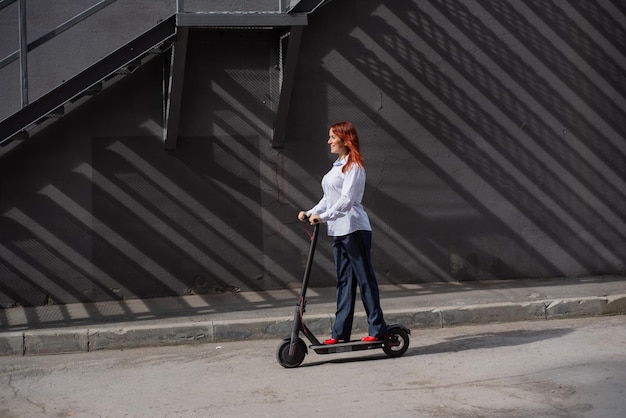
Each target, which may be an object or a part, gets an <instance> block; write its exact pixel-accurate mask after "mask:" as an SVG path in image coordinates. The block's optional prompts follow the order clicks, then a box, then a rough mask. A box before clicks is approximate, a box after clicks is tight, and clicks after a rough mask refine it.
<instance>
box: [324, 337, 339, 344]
mask: <svg viewBox="0 0 626 418" xmlns="http://www.w3.org/2000/svg"><path fill="white" fill-rule="evenodd" d="M338 342H339V340H338V339H336V338H329V339H327V340H324V342H323V344H324V345H333V344H337V343H338Z"/></svg>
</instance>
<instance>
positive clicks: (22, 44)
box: [17, 0, 28, 109]
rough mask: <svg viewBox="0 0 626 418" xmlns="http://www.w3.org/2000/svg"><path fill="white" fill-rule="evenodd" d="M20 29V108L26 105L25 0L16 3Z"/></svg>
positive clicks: (26, 45)
mask: <svg viewBox="0 0 626 418" xmlns="http://www.w3.org/2000/svg"><path fill="white" fill-rule="evenodd" d="M17 10H18V14H19V29H20V35H19V38H20V78H21V82H20V85H21V87H22V109H23V108H24V107H26V106H27V105H28V39H26V0H19V2H18V3H17Z"/></svg>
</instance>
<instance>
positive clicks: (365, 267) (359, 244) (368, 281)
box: [333, 231, 387, 341]
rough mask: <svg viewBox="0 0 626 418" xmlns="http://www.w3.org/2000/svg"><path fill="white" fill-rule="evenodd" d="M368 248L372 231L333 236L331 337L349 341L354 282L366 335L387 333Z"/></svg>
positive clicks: (352, 313)
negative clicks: (334, 285)
mask: <svg viewBox="0 0 626 418" xmlns="http://www.w3.org/2000/svg"><path fill="white" fill-rule="evenodd" d="M371 248H372V232H371V231H356V232H353V233H351V234H348V235H344V236H341V237H334V240H333V253H334V256H335V266H336V267H337V312H336V314H335V323H334V325H333V338H336V339H338V340H345V341H349V340H350V334H351V333H352V321H353V319H354V304H355V299H356V289H357V285H358V287H359V292H360V294H361V300H362V301H363V305H364V306H365V312H366V314H367V323H368V325H369V335H371V336H373V337H382V336H383V335H385V334H386V333H387V324H386V323H385V320H384V318H383V310H382V309H381V307H380V293H379V291H378V283H377V282H376V276H375V274H374V269H373V267H372V262H371V256H370V251H371Z"/></svg>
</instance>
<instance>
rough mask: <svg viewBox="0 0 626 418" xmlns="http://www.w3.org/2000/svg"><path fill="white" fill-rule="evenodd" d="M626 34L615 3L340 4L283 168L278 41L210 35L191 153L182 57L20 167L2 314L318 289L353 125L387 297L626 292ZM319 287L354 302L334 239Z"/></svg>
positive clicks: (204, 35)
mask: <svg viewBox="0 0 626 418" xmlns="http://www.w3.org/2000/svg"><path fill="white" fill-rule="evenodd" d="M624 23H625V19H624V11H623V10H620V6H619V3H617V2H612V1H609V0H605V1H574V0H572V1H569V2H545V1H535V0H530V1H527V2H523V3H522V2H507V1H502V0H500V1H498V0H476V1H464V2H447V1H438V0H432V1H429V2H423V1H413V2H410V1H403V2H380V1H373V0H372V1H369V0H367V1H363V0H360V1H356V0H353V1H348V0H336V1H333V2H332V3H330V4H329V5H326V6H324V7H322V8H320V9H319V10H318V11H317V12H316V14H315V15H313V16H312V17H311V18H310V24H309V26H308V27H307V28H306V30H305V33H304V39H303V44H302V48H301V52H300V59H299V62H298V66H297V78H296V80H297V81H296V85H295V90H294V95H293V100H292V106H291V111H290V117H289V123H288V135H287V140H286V143H285V147H284V148H281V149H274V148H272V147H271V135H272V129H273V123H274V122H273V120H274V113H275V110H276V106H277V102H276V101H277V96H278V91H277V80H278V70H277V69H275V68H274V64H275V63H276V57H275V55H276V45H277V40H276V37H277V36H278V34H277V33H275V32H272V31H259V32H243V31H216V30H196V31H192V33H191V36H190V45H189V51H188V56H187V67H186V74H185V87H184V96H183V103H182V106H181V112H182V120H181V138H180V140H179V142H178V147H177V149H175V150H172V151H165V150H163V147H162V142H161V135H162V132H161V130H162V106H163V104H162V77H163V64H164V62H163V59H164V58H163V57H161V58H157V59H155V60H153V61H151V62H150V63H149V64H147V65H146V66H144V67H142V68H140V69H139V70H137V72H135V73H134V74H132V75H131V76H130V77H128V78H126V79H125V80H123V81H121V82H119V83H118V84H116V85H114V86H113V87H111V88H110V89H108V90H105V91H104V92H103V93H101V94H100V95H99V96H97V97H96V98H94V99H92V100H91V101H90V102H88V103H87V104H86V105H84V106H82V107H81V108H79V109H78V110H76V111H74V112H72V113H71V114H69V115H67V116H66V117H65V118H63V119H62V120H60V121H59V122H57V123H55V124H54V125H52V126H51V127H49V128H47V129H46V130H45V131H42V132H40V133H39V134H37V135H36V136H34V137H32V138H31V139H30V140H28V142H25V143H23V144H19V145H18V146H13V147H12V148H11V149H8V150H7V149H5V150H3V151H2V152H0V231H1V232H0V233H1V236H0V277H1V278H2V280H0V305H2V306H10V305H12V304H14V303H16V302H18V303H20V304H34V305H38V304H41V303H44V302H45V301H50V300H52V301H54V302H56V303H68V302H74V301H92V300H107V299H118V298H136V297H151V296H161V295H172V294H184V293H186V292H195V293H204V292H217V291H231V290H234V288H241V289H243V290H263V289H277V288H287V287H297V286H298V282H299V280H300V278H301V274H302V269H303V264H304V259H305V257H306V251H307V245H308V239H307V235H306V232H305V230H304V229H303V226H302V225H300V224H299V223H298V222H296V220H295V216H296V213H297V211H298V210H299V209H306V208H309V207H311V206H312V205H313V204H314V203H316V201H317V199H319V197H320V193H321V189H320V185H319V181H320V179H321V177H322V176H323V174H324V173H325V172H326V170H327V169H328V168H329V166H330V164H331V163H332V158H333V157H332V156H331V155H330V154H329V153H328V148H327V145H326V140H327V133H328V125H329V124H330V123H332V122H335V121H337V120H344V119H347V120H351V121H352V122H354V123H355V124H356V126H357V128H358V129H359V133H360V136H361V142H362V151H363V153H364V154H365V157H366V168H367V175H368V183H367V190H366V195H365V202H364V204H365V206H366V209H367V210H368V212H369V214H370V217H371V219H372V221H373V227H374V249H373V258H374V262H375V266H376V270H377V273H378V275H379V281H380V282H382V283H388V282H393V283H419V282H434V281H449V280H483V279H503V278H525V277H555V276H579V275H588V274H607V273H611V274H624V273H625V267H624V260H625V259H626V226H625V224H624V219H625V218H626V216H625V212H626V204H625V203H626V202H625V200H626V173H625V171H626V164H624V162H625V158H626V142H625V141H624V139H625V134H626V126H625V125H624V123H625V122H624V121H625V120H626V119H625V118H624V109H625V108H626V106H625V105H626V99H625V96H626V92H625V90H626V85H625V84H624V78H623V75H624V73H623V69H624V68H625V65H624V64H625V63H626V57H625V56H624V52H623V51H625V50H626V48H625V46H626V34H625V31H624V27H625V26H624ZM324 232H325V231H324ZM314 272H315V278H314V282H313V283H314V286H330V285H333V283H334V278H333V266H332V259H331V253H330V241H329V240H328V239H327V238H325V237H323V238H322V239H321V240H320V246H319V250H318V253H317V258H316V264H315V270H314Z"/></svg>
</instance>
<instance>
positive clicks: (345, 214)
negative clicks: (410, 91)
mask: <svg viewBox="0 0 626 418" xmlns="http://www.w3.org/2000/svg"><path fill="white" fill-rule="evenodd" d="M328 135H329V138H328V144H329V145H330V152H331V153H333V154H337V155H338V158H337V160H336V161H335V162H334V163H333V166H332V168H331V169H330V171H329V172H328V173H327V174H326V175H325V176H324V178H323V179H322V190H323V192H324V196H323V197H322V199H321V200H320V201H319V203H318V204H317V205H315V206H314V207H313V208H312V209H310V210H308V211H306V212H305V211H301V212H300V213H299V214H298V219H300V220H301V221H304V220H305V219H306V217H307V216H308V217H309V222H310V223H311V224H312V225H313V224H317V223H322V222H324V223H326V224H327V226H328V235H329V236H331V237H333V254H334V257H335V266H336V268H337V313H336V320H335V323H334V325H333V335H332V338H329V339H327V340H325V341H324V344H337V343H338V342H340V341H350V334H351V333H352V321H353V318H354V304H355V299H356V288H357V284H358V286H359V290H360V294H361V300H362V301H363V305H364V306H365V312H366V313H367V322H368V324H369V335H368V336H366V337H363V338H361V341H376V340H378V339H383V338H384V336H385V334H386V333H387V324H386V323H385V320H384V318H383V311H382V309H381V307H380V295H379V292H378V283H377V282H376V276H375V274H374V269H373V267H372V263H371V257H370V250H371V247H372V228H371V226H370V222H369V218H368V216H367V213H365V210H364V209H363V206H361V200H362V199H363V192H364V191H365V169H364V167H363V157H362V156H361V152H360V151H359V137H358V135H357V132H356V128H355V127H354V125H352V124H351V123H350V122H338V123H335V124H334V125H332V126H331V127H330V130H329V133H328Z"/></svg>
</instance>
